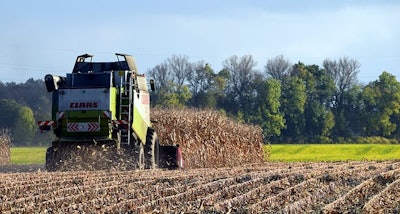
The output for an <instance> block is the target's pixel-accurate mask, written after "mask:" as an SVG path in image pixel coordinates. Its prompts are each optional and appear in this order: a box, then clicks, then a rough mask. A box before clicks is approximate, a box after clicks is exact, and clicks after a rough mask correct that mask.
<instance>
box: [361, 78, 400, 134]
mask: <svg viewBox="0 0 400 214" xmlns="http://www.w3.org/2000/svg"><path fill="white" fill-rule="evenodd" d="M363 98H364V102H365V103H364V105H365V108H364V116H365V117H364V119H365V123H364V130H365V132H366V135H367V136H385V137H399V133H400V130H399V129H400V128H399V127H398V124H399V122H400V121H399V118H400V83H399V82H398V81H397V80H396V77H395V76H394V75H392V74H389V73H388V72H383V73H382V74H381V75H380V76H379V80H377V81H374V82H372V83H370V84H368V85H367V86H365V88H364V90H363Z"/></svg>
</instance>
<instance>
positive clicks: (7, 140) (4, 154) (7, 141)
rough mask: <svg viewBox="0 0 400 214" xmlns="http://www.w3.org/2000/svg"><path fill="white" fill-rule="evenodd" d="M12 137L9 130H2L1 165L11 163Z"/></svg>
mask: <svg viewBox="0 0 400 214" xmlns="http://www.w3.org/2000/svg"><path fill="white" fill-rule="evenodd" d="M10 146H11V135H10V133H9V131H8V130H7V129H2V130H0V165H1V164H8V163H9V161H10Z"/></svg>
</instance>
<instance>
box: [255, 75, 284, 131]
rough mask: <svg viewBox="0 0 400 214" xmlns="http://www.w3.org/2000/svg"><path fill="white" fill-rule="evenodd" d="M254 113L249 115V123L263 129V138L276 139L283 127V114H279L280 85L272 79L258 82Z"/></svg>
mask: <svg viewBox="0 0 400 214" xmlns="http://www.w3.org/2000/svg"><path fill="white" fill-rule="evenodd" d="M256 91H257V95H258V96H257V97H256V98H255V99H254V104H255V105H254V111H252V112H251V113H249V114H250V122H252V123H256V124H258V125H260V126H261V128H262V129H263V134H264V137H265V138H270V137H277V136H279V135H280V134H281V130H282V129H283V128H284V127H285V120H284V118H283V114H282V113H281V112H280V101H279V99H280V97H281V83H280V82H279V81H278V80H276V79H273V78H269V79H267V80H266V81H260V85H259V87H257V88H256Z"/></svg>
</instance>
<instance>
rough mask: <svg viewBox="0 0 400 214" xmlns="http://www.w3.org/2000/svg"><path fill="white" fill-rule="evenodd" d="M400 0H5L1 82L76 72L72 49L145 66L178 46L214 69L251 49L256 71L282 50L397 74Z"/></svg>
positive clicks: (369, 72)
mask: <svg viewBox="0 0 400 214" xmlns="http://www.w3.org/2000/svg"><path fill="white" fill-rule="evenodd" d="M399 11H400V1H395V0H393V1H389V0H381V1H368V0H366V1H350V0H336V1H326V0H308V1H289V0H281V1H273V0H265V1H261V0H260V1H256V0H247V1H246V0H242V1H239V0H214V1H212V0H202V1H200V0H192V1H178V0H175V1H174V0H171V1H162V0H149V1H135V0H131V1H128V0H126V1H124V0H116V1H105V0H98V1H90V0H87V1H75V0H70V1H50V0H37V1H22V0H13V1H1V3H0V28H1V31H0V32H1V33H0V75H1V77H0V81H2V82H10V81H14V82H25V81H26V80H27V79H28V78H31V77H33V78H35V79H43V77H44V75H45V74H48V73H51V74H57V75H65V73H67V72H71V70H72V68H73V65H74V62H75V59H76V56H77V55H80V54H84V53H90V54H94V55H95V58H94V60H95V61H114V60H116V57H115V55H114V53H127V54H131V55H133V56H134V57H135V59H136V63H137V65H138V68H139V70H140V72H142V73H145V72H147V71H148V69H150V68H153V67H154V66H156V65H157V64H160V63H162V62H164V60H166V59H167V58H169V57H171V56H172V55H173V54H175V55H185V56H188V57H189V61H191V62H197V61H200V60H203V61H204V62H206V63H209V64H211V66H212V68H213V69H214V70H215V71H216V72H218V71H219V70H221V69H222V62H223V61H224V60H225V59H227V58H229V57H231V56H232V55H237V56H243V55H245V54H251V55H253V57H254V59H255V60H256V61H257V67H256V69H258V70H259V71H263V68H264V65H265V63H266V62H267V60H268V59H271V58H274V57H275V56H277V55H280V54H282V55H284V56H285V57H286V58H288V59H289V60H290V61H291V62H292V63H297V62H298V61H301V62H304V63H305V64H317V65H321V64H322V61H323V60H324V59H327V58H329V59H332V60H335V59H339V58H341V57H349V58H351V59H355V60H358V61H359V62H360V64H361V68H360V73H359V76H358V79H359V80H360V81H361V82H363V83H368V82H370V81H374V80H377V79H378V77H379V75H380V74H381V73H382V72H383V71H388V72H389V73H391V74H394V75H395V76H397V79H398V80H399V77H398V75H399V74H400V41H399V38H400V21H399V20H400V12H399Z"/></svg>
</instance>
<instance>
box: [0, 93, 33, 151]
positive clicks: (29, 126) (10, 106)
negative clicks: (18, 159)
mask: <svg viewBox="0 0 400 214" xmlns="http://www.w3.org/2000/svg"><path fill="white" fill-rule="evenodd" d="M0 108H1V109H2V111H0V118H1V119H0V121H1V122H0V126H1V128H8V129H10V130H11V135H12V138H13V144H14V145H17V146H29V145H32V140H33V137H34V135H35V131H36V129H37V128H36V123H35V119H34V117H33V111H32V109H31V108H29V107H28V106H24V105H21V104H19V103H17V102H16V101H15V100H12V99H2V100H1V101H0Z"/></svg>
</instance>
